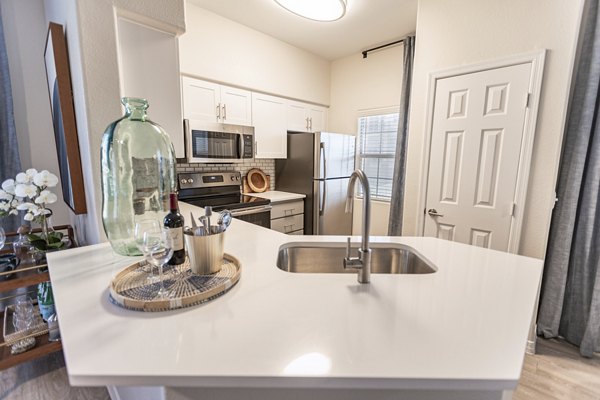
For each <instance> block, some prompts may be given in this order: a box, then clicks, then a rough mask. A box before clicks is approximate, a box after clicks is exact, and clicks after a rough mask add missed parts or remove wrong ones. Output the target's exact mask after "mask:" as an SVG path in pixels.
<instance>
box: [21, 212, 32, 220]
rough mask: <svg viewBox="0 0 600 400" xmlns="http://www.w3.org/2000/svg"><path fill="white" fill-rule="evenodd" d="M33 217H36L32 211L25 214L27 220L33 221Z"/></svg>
mask: <svg viewBox="0 0 600 400" xmlns="http://www.w3.org/2000/svg"><path fill="white" fill-rule="evenodd" d="M33 218H34V217H33V214H30V213H27V214H25V215H24V216H23V219H24V220H25V221H33Z"/></svg>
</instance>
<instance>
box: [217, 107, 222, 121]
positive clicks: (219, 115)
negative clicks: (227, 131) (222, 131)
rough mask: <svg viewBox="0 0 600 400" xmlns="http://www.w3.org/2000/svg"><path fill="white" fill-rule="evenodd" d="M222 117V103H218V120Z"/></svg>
mask: <svg viewBox="0 0 600 400" xmlns="http://www.w3.org/2000/svg"><path fill="white" fill-rule="evenodd" d="M220 119H221V103H219V104H217V121H218V120H220Z"/></svg>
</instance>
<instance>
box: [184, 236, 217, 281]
mask: <svg viewBox="0 0 600 400" xmlns="http://www.w3.org/2000/svg"><path fill="white" fill-rule="evenodd" d="M183 236H184V238H185V247H186V248H187V251H188V257H189V259H190V268H191V269H192V272H193V273H194V274H198V275H210V274H215V273H217V272H219V271H220V270H221V265H222V264H223V263H222V261H223V245H224V242H225V232H221V233H215V234H213V235H206V236H194V235H190V234H189V233H185V232H184V235H183Z"/></svg>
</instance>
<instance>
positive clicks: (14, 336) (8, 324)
mask: <svg viewBox="0 0 600 400" xmlns="http://www.w3.org/2000/svg"><path fill="white" fill-rule="evenodd" d="M14 312H15V306H14V305H10V306H7V307H6V308H5V310H4V342H5V343H6V344H9V345H10V344H14V343H16V342H18V341H19V340H22V339H23V338H26V337H35V336H40V335H43V334H45V333H48V325H47V324H46V323H45V322H44V321H43V320H42V317H41V316H40V311H39V308H38V306H37V305H34V306H33V315H34V318H33V323H32V324H31V327H30V328H29V329H26V330H22V331H17V330H15V327H14V326H13V314H14Z"/></svg>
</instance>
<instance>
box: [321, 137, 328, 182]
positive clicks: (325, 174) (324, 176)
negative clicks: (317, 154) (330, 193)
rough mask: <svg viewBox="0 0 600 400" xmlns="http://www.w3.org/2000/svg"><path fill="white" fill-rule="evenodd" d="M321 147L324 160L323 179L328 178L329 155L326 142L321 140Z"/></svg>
mask: <svg viewBox="0 0 600 400" xmlns="http://www.w3.org/2000/svg"><path fill="white" fill-rule="evenodd" d="M320 149H321V159H322V160H323V161H322V165H323V179H327V157H326V156H325V143H324V142H321V145H320Z"/></svg>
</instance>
